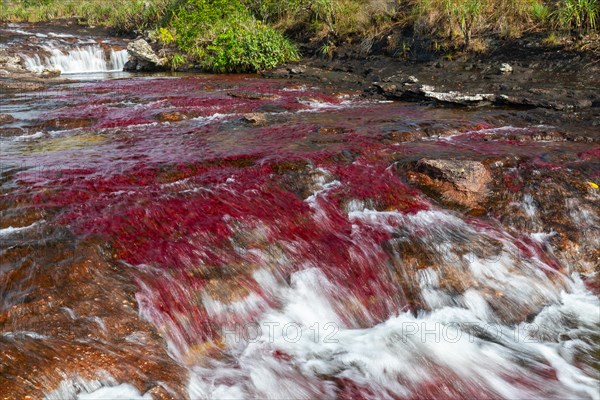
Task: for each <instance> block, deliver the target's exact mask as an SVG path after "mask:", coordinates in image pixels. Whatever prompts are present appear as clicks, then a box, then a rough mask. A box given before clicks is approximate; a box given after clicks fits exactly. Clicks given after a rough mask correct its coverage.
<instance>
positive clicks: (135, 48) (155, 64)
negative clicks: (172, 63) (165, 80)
mask: <svg viewBox="0 0 600 400" xmlns="http://www.w3.org/2000/svg"><path fill="white" fill-rule="evenodd" d="M127 52H128V53H129V61H127V63H126V64H125V67H124V69H125V70H126V71H156V70H160V69H163V67H164V65H165V59H163V58H160V57H159V56H158V55H157V54H156V52H155V51H154V50H153V49H152V46H150V44H149V43H148V42H147V41H146V40H144V39H138V40H134V41H133V42H129V44H128V45H127Z"/></svg>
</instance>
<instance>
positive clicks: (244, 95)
mask: <svg viewBox="0 0 600 400" xmlns="http://www.w3.org/2000/svg"><path fill="white" fill-rule="evenodd" d="M227 95H228V96H231V97H235V98H238V99H245V100H269V99H273V98H275V95H274V94H272V93H259V92H230V93H227Z"/></svg>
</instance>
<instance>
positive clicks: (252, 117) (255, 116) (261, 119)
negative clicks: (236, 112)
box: [242, 113, 267, 125]
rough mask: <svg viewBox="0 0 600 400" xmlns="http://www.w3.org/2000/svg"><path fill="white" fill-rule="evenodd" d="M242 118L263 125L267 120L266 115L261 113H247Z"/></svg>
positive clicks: (253, 123)
mask: <svg viewBox="0 0 600 400" xmlns="http://www.w3.org/2000/svg"><path fill="white" fill-rule="evenodd" d="M242 120H243V121H244V122H247V123H249V124H252V125H263V124H265V123H266V122H267V117H266V116H265V114H261V113H249V114H244V116H243V117H242Z"/></svg>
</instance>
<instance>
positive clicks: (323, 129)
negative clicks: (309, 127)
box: [319, 126, 349, 135]
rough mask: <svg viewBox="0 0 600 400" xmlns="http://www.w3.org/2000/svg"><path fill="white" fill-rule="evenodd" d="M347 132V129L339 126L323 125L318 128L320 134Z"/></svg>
mask: <svg viewBox="0 0 600 400" xmlns="http://www.w3.org/2000/svg"><path fill="white" fill-rule="evenodd" d="M347 132H349V130H348V129H346V128H340V127H330V126H324V127H321V128H319V133H320V134H321V135H340V134H342V133H347Z"/></svg>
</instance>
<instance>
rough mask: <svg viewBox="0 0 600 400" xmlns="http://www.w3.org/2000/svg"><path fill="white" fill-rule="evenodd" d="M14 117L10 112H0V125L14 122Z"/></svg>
mask: <svg viewBox="0 0 600 400" xmlns="http://www.w3.org/2000/svg"><path fill="white" fill-rule="evenodd" d="M14 120H15V117H13V116H12V115H10V114H0V125H4V124H10V123H12V122H14Z"/></svg>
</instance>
